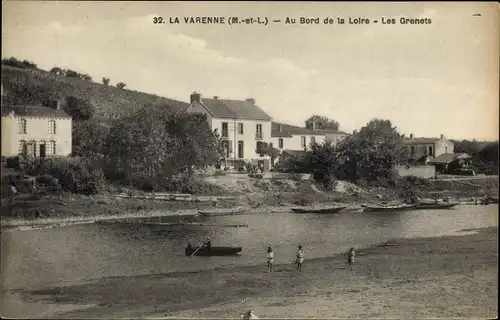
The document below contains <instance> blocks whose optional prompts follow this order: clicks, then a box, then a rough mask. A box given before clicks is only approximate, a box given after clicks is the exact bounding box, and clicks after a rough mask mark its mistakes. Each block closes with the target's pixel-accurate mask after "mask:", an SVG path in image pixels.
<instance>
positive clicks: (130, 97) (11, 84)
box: [2, 59, 188, 119]
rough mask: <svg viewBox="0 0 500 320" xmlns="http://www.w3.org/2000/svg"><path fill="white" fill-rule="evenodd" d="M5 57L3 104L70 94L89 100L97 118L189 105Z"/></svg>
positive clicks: (29, 102) (28, 102) (36, 101)
mask: <svg viewBox="0 0 500 320" xmlns="http://www.w3.org/2000/svg"><path fill="white" fill-rule="evenodd" d="M6 60H9V59H6ZM6 60H2V85H3V87H4V90H5V92H6V93H7V99H6V100H7V101H6V103H8V104H10V105H44V106H48V105H49V103H50V101H54V100H57V99H64V98H65V97H68V96H72V97H75V98H78V99H81V100H82V101H92V105H93V106H94V108H95V115H94V116H95V117H97V118H98V119H115V118H118V117H121V116H124V115H130V114H132V113H133V112H135V111H136V110H137V109H138V108H140V107H141V106H143V105H163V106H168V108H169V109H183V108H185V107H187V105H188V104H187V103H184V102H179V101H175V100H171V99H167V98H163V97H159V96H156V95H152V94H147V93H142V92H136V91H132V90H123V89H119V88H116V87H115V86H109V85H104V84H100V83H95V82H91V81H87V80H83V79H81V78H78V77H67V76H65V75H64V74H61V73H59V74H58V73H55V72H48V71H43V70H40V69H38V68H34V67H28V65H27V64H23V63H21V64H19V63H10V62H9V61H10V60H9V61H6Z"/></svg>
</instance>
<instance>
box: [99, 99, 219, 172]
mask: <svg viewBox="0 0 500 320" xmlns="http://www.w3.org/2000/svg"><path fill="white" fill-rule="evenodd" d="M109 132H110V133H109V135H108V139H107V143H106V146H107V150H108V153H107V159H108V160H109V162H110V163H111V164H112V170H113V173H112V174H113V175H114V176H117V177H122V178H125V179H126V180H128V181H132V180H133V179H134V177H135V176H143V177H147V178H148V179H153V180H158V179H161V180H162V181H168V180H171V179H172V178H173V177H174V176H175V175H176V174H178V173H181V172H187V173H191V169H192V167H193V166H198V167H203V166H205V165H208V164H214V163H215V162H216V161H217V160H218V159H217V148H218V142H217V139H216V137H215V135H214V133H213V132H212V130H211V129H210V127H209V125H208V122H207V119H206V116H205V115H202V114H190V113H185V112H178V113H175V112H173V111H170V110H168V109H167V110H166V108H165V107H164V106H144V107H143V108H141V109H139V110H138V111H137V112H135V113H134V114H132V115H129V116H127V117H124V118H122V119H120V120H119V121H115V122H114V124H113V125H112V127H111V128H110V131H109Z"/></svg>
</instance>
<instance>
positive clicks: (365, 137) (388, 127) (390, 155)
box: [284, 119, 408, 188]
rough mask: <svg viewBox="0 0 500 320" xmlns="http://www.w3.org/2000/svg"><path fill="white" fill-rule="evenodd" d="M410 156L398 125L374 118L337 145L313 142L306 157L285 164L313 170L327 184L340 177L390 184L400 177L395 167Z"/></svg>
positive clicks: (300, 169)
mask: <svg viewBox="0 0 500 320" xmlns="http://www.w3.org/2000/svg"><path fill="white" fill-rule="evenodd" d="M407 159H408V155H407V151H406V148H405V146H404V143H403V139H402V135H401V134H400V133H399V132H398V131H397V128H396V127H394V126H393V125H392V123H391V122H390V121H389V120H383V119H373V120H371V121H370V122H368V123H367V124H366V125H365V126H364V127H363V128H361V130H360V131H359V132H357V133H355V134H353V135H350V136H348V137H347V138H346V139H345V140H343V141H341V142H340V143H338V144H337V145H333V144H331V143H323V144H320V145H317V144H312V145H311V147H310V149H309V150H308V151H307V152H306V154H305V156H304V157H302V158H292V159H291V160H289V161H287V162H288V164H285V165H284V167H286V168H287V169H288V170H290V171H298V172H307V173H311V174H313V177H314V179H315V180H316V182H318V183H319V184H321V185H323V186H324V187H327V188H330V187H331V186H333V184H334V183H335V179H336V178H338V179H341V180H347V181H351V182H354V183H357V184H362V185H382V184H385V185H387V184H389V183H392V182H394V181H395V180H396V178H397V174H396V172H395V169H394V167H395V166H396V165H397V164H403V163H406V162H407Z"/></svg>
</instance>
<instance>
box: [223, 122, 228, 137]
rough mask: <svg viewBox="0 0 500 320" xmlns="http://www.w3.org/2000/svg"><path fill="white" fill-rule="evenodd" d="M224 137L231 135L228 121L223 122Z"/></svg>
mask: <svg viewBox="0 0 500 320" xmlns="http://www.w3.org/2000/svg"><path fill="white" fill-rule="evenodd" d="M222 137H223V138H227V137H229V127H228V125H227V122H223V123H222Z"/></svg>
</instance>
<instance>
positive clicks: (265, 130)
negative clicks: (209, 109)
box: [212, 118, 271, 161]
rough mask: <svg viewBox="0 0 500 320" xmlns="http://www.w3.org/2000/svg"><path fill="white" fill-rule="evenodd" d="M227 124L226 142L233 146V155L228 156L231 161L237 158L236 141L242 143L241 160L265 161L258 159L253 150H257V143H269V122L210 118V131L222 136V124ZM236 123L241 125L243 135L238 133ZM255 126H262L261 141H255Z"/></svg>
mask: <svg viewBox="0 0 500 320" xmlns="http://www.w3.org/2000/svg"><path fill="white" fill-rule="evenodd" d="M223 122H227V124H228V140H230V141H231V144H232V146H233V153H232V154H230V158H231V159H239V158H238V141H243V159H244V160H246V161H249V160H251V159H266V158H267V157H260V156H259V155H258V154H257V153H255V150H256V149H257V141H262V142H268V143H269V142H271V121H264V120H247V119H245V120H242V119H240V120H234V119H222V118H212V130H215V129H217V131H218V132H219V133H220V134H221V135H222V123H223ZM238 123H242V124H243V134H239V133H238V131H237V130H238ZM257 124H261V125H262V140H257V139H256V138H255V136H256V134H255V133H256V127H257Z"/></svg>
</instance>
